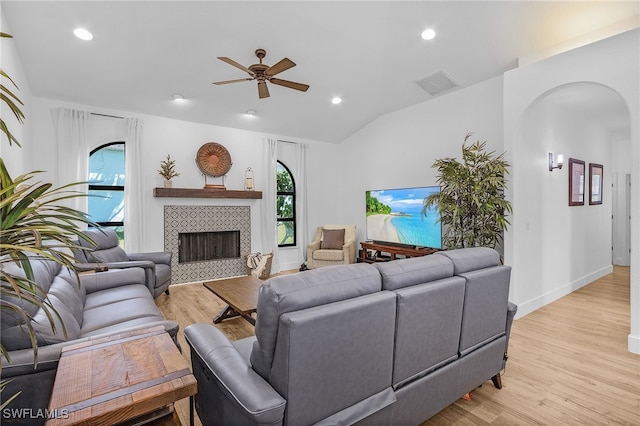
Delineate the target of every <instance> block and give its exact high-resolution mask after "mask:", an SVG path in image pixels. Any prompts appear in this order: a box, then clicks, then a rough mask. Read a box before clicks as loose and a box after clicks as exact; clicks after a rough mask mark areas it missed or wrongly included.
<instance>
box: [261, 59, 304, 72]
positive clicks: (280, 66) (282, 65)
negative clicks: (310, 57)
mask: <svg viewBox="0 0 640 426" xmlns="http://www.w3.org/2000/svg"><path fill="white" fill-rule="evenodd" d="M295 66H296V64H295V62H293V61H292V60H291V59H289V58H284V59H283V60H281V61H280V62H278V63H277V64H275V65H272V66H270V67H269V68H267V70H266V71H265V72H264V74H265V75H267V76H269V77H273V76H274V75H276V74H278V73H281V72H282V71H286V70H288V69H289V68H293V67H295Z"/></svg>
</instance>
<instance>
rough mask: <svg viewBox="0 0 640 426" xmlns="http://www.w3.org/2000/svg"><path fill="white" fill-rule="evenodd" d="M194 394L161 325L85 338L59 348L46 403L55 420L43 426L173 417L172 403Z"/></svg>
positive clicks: (184, 362) (190, 377) (190, 379)
mask: <svg viewBox="0 0 640 426" xmlns="http://www.w3.org/2000/svg"><path fill="white" fill-rule="evenodd" d="M197 391H198V386H197V383H196V379H195V377H194V376H193V375H192V374H191V371H190V370H189V363H188V362H187V360H186V359H185V358H184V357H183V356H182V354H181V353H180V351H178V348H177V347H176V345H175V344H174V343H173V341H172V340H171V337H170V336H169V334H167V332H166V331H165V329H164V327H162V326H160V327H154V328H149V329H146V330H139V331H135V332H128V333H122V334H118V335H114V336H109V337H103V338H96V339H90V340H88V341H86V342H83V343H78V344H76V345H71V346H68V347H66V348H64V349H62V354H61V356H60V363H59V364H58V370H57V372H56V379H55V382H54V385H53V392H52V394H51V400H50V401H49V412H50V413H56V415H55V417H57V418H52V419H50V420H48V421H47V422H46V424H47V426H54V425H55V426H57V425H76V424H82V425H113V424H119V423H123V422H130V421H138V420H140V419H142V418H146V419H147V420H149V419H159V418H167V419H171V418H174V419H175V418H176V417H177V416H175V412H174V410H173V403H174V402H175V401H177V400H180V399H182V398H186V397H191V396H192V395H194V394H195V393H196V392H197ZM191 421H193V417H192V418H191ZM171 423H173V422H171V421H170V423H169V424H171Z"/></svg>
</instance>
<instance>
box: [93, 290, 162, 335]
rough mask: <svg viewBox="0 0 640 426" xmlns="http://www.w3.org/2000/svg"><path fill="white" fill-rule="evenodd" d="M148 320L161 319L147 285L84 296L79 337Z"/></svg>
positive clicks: (102, 291)
mask: <svg viewBox="0 0 640 426" xmlns="http://www.w3.org/2000/svg"><path fill="white" fill-rule="evenodd" d="M150 320H153V321H162V320H164V318H163V317H162V313H161V312H160V310H159V309H158V307H157V306H156V305H155V303H154V301H153V299H152V298H151V297H149V290H148V289H147V287H146V286H144V285H141V284H137V285H128V286H126V287H123V288H119V287H115V288H110V289H106V290H101V291H96V292H94V293H91V294H88V295H87V301H86V304H85V307H84V316H83V319H82V328H81V330H80V332H81V336H82V337H84V336H89V335H95V334H102V333H105V332H106V331H105V330H108V329H109V328H110V327H113V326H117V327H118V328H127V327H128V326H135V325H139V324H141V323H144V322H150Z"/></svg>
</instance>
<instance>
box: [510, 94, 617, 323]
mask: <svg viewBox="0 0 640 426" xmlns="http://www.w3.org/2000/svg"><path fill="white" fill-rule="evenodd" d="M519 136H520V143H519V144H518V145H517V147H514V150H513V152H514V159H515V162H516V166H515V167H514V169H516V170H515V173H516V185H515V187H514V193H515V194H514V219H515V220H514V223H513V224H514V228H513V229H514V230H517V231H519V232H521V233H519V234H518V237H517V239H516V240H515V241H514V245H515V247H514V250H515V252H516V253H517V256H519V259H528V260H529V261H528V262H519V263H518V268H517V269H518V270H517V271H514V272H513V274H512V275H513V278H514V281H515V282H518V283H519V282H521V281H519V279H520V278H521V277H527V285H514V286H512V292H511V298H512V300H513V301H514V303H517V304H518V305H519V312H520V313H521V315H522V314H526V313H527V312H531V311H532V310H534V309H537V308H538V307H540V306H543V305H544V304H546V303H548V302H550V301H552V300H555V299H557V298H558V297H561V296H563V295H565V294H568V293H570V292H571V291H573V290H575V289H576V288H579V287H581V286H583V285H585V284H588V283H589V282H591V281H593V280H594V279H596V278H597V277H599V276H602V275H604V274H606V273H609V272H610V271H611V182H610V180H609V179H608V176H607V178H606V179H605V185H604V196H603V204H601V205H594V206H590V205H589V203H588V186H587V185H586V182H587V181H588V167H589V163H598V164H602V165H603V167H604V170H606V171H609V170H610V167H611V159H610V157H611V150H610V135H609V133H608V132H607V131H606V130H605V129H604V128H602V127H598V126H596V125H593V124H591V123H590V122H589V121H586V120H585V119H584V118H582V117H581V116H578V115H576V114H575V113H572V112H571V111H567V110H565V109H563V108H562V107H559V106H557V105H556V104H554V103H552V102H550V101H548V100H546V99H543V100H542V101H540V102H537V103H536V104H534V105H532V106H531V107H530V108H529V109H528V110H527V111H526V113H525V115H524V116H523V118H522V123H521V134H520V135H519ZM549 152H553V153H554V154H557V153H563V154H564V156H565V165H566V167H564V168H563V169H561V170H557V169H556V170H554V171H553V172H549V170H548V167H547V165H548V161H547V159H548V153H549ZM569 157H573V158H576V159H579V160H582V161H584V162H585V167H586V168H585V204H584V205H583V206H573V207H569V205H568V203H569V201H568V198H569V195H568V175H569V173H568V172H569V170H568V165H567V163H568V158H569ZM521 176H526V177H527V178H526V179H520V177H521ZM514 232H516V231H514ZM523 238H524V240H523ZM522 241H526V242H522ZM516 279H518V281H516ZM534 283H535V284H534Z"/></svg>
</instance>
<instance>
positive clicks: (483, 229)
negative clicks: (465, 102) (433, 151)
mask: <svg viewBox="0 0 640 426" xmlns="http://www.w3.org/2000/svg"><path fill="white" fill-rule="evenodd" d="M471 135H472V133H468V134H467V135H466V137H465V138H464V143H463V144H462V160H461V161H458V160H457V159H455V158H442V159H439V160H436V161H435V162H434V163H433V165H432V167H434V168H436V169H437V171H438V174H437V182H438V184H439V185H440V192H439V193H434V194H431V195H429V196H428V197H427V198H425V199H424V202H423V209H422V212H423V214H426V212H427V210H428V209H429V208H430V207H433V206H436V207H437V208H438V209H439V211H440V216H441V223H442V225H443V235H442V237H443V245H444V246H445V247H446V248H450V249H452V248H463V247H476V246H484V247H491V248H495V247H496V245H497V244H498V242H500V241H501V240H502V236H503V232H504V231H505V230H506V229H507V227H508V226H509V221H508V220H507V215H508V214H509V213H511V212H512V208H511V203H509V201H507V200H505V198H504V191H505V189H506V187H507V180H506V176H507V175H508V174H509V170H508V167H509V164H508V163H507V162H506V161H505V159H504V153H503V154H500V155H495V152H493V151H492V152H486V150H485V147H486V141H484V142H480V141H477V142H475V143H473V144H471V145H467V141H468V140H469V138H470V137H471Z"/></svg>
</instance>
